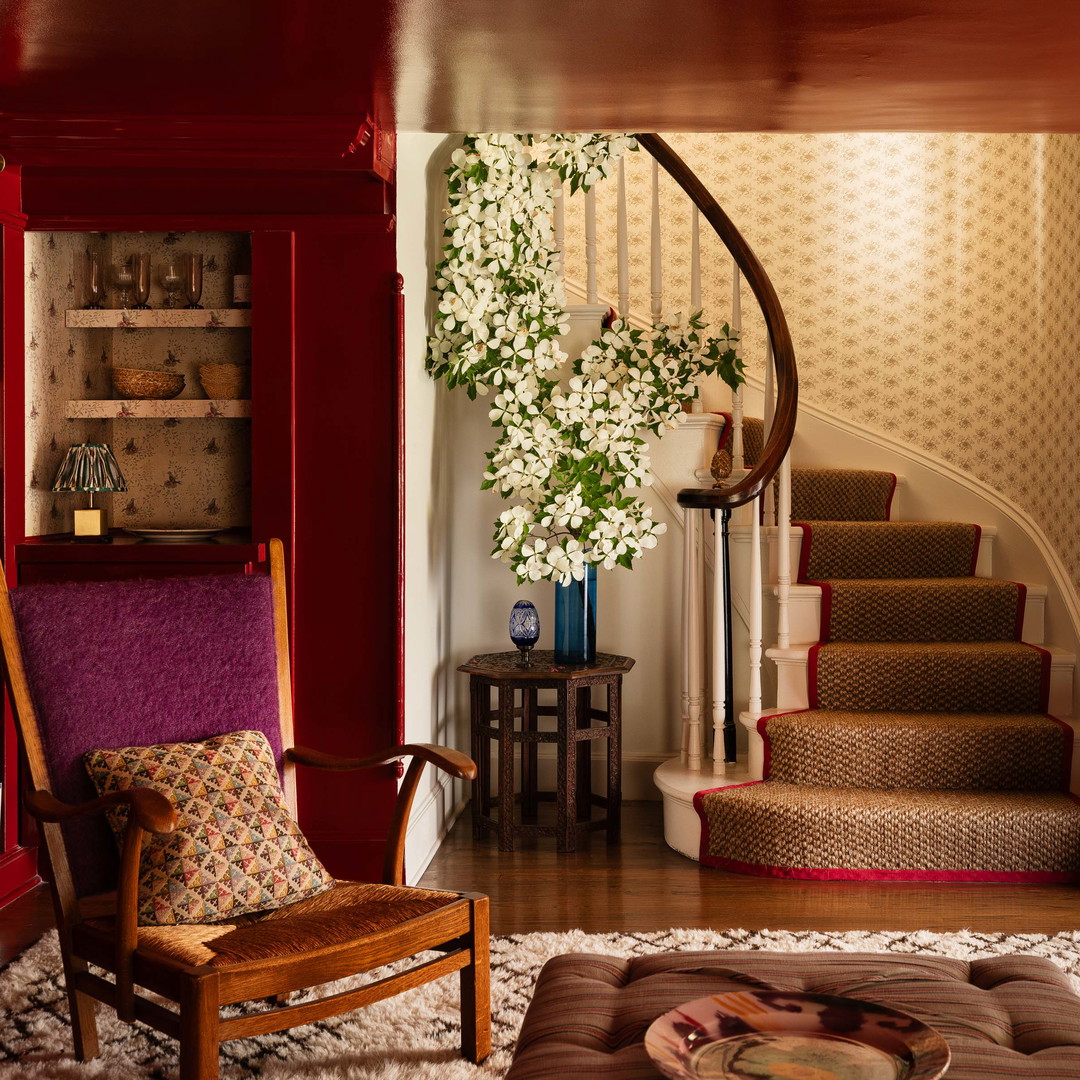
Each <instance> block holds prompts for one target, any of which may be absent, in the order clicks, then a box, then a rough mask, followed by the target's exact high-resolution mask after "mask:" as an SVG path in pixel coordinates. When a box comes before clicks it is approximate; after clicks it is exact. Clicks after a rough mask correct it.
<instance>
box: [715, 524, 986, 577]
mask: <svg viewBox="0 0 1080 1080" xmlns="http://www.w3.org/2000/svg"><path fill="white" fill-rule="evenodd" d="M893 524H914V523H910V522H909V523H903V522H894V523H893ZM779 534H780V530H779V529H777V528H776V527H775V526H773V525H770V526H769V527H768V528H766V529H765V536H766V539H767V541H768V548H769V561H768V571H767V572H768V575H769V581H770V582H772V583H773V584H775V583H776V580H777V576H778V575H777V551H778V548H779ZM731 538H732V541H733V543H734V544H735V545H742V546H743V547H745V548H746V550H747V553H745V554H743V556H742V558H743V559H744V560H745V565H747V566H749V555H748V550H749V544H750V526H748V525H736V526H734V527H733V528H732V530H731ZM803 539H804V538H803V530H802V528H801V527H800V526H798V525H793V526H792V528H791V534H790V538H789V540H788V545H789V546H788V551H789V554H790V560H791V561H790V566H791V580H792V581H795V580H796V576H797V573H798V569H799V566H800V565H801V563H802V548H803ZM996 539H997V529H995V528H994V527H993V526H988V527H983V528H982V529H981V531H980V533H979V547H978V558H977V559H976V563H975V576H976V577H990V576H991V575H992V573H993V561H994V560H993V555H994V541H995V540H996ZM740 550H741V548H740V547H738V546H736V547H734V548H733V552H735V551H740ZM852 576H853V577H854V576H855V575H852ZM909 576H910V577H919V576H920V575H918V574H911V575H909ZM922 576H927V577H935V576H938V575H934V574H928V575H922ZM957 576H960V577H966V576H967V575H966V574H961V575H957ZM814 580H815V581H820V580H821V579H820V578H815V579H814ZM737 583H738V581H737V579H736V581H735V584H737Z"/></svg>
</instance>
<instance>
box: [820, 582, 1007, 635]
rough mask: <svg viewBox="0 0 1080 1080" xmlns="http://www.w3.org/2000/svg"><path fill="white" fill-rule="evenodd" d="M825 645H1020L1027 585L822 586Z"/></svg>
mask: <svg viewBox="0 0 1080 1080" xmlns="http://www.w3.org/2000/svg"><path fill="white" fill-rule="evenodd" d="M821 588H822V594H823V598H824V599H823V611H824V616H825V617H824V618H823V620H822V626H821V630H822V633H821V640H822V641H1017V640H1019V637H1020V629H1021V623H1022V621H1023V617H1024V587H1023V586H1022V585H1018V584H1017V583H1016V582H1015V581H998V580H996V579H995V578H977V577H965V578H877V579H874V578H871V579H868V580H867V579H857V578H848V579H841V580H839V581H832V582H822V583H821Z"/></svg>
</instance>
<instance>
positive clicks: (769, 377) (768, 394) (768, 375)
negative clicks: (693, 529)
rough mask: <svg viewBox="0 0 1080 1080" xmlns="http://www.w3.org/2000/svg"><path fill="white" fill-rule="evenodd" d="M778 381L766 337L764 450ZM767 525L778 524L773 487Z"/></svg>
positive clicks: (767, 501) (767, 498)
mask: <svg viewBox="0 0 1080 1080" xmlns="http://www.w3.org/2000/svg"><path fill="white" fill-rule="evenodd" d="M775 381H776V373H775V372H774V371H773V351H772V335H771V334H766V335H765V417H764V425H765V426H764V429H763V431H762V436H761V445H762V448H764V446H765V444H766V443H767V442H768V441H769V434H770V432H771V431H772V426H773V415H774V413H775V412H776V402H775V401H774V400H773V397H774V394H775V391H774V389H773V386H774V383H775ZM765 524H766V525H775V524H776V496H775V494H774V492H773V485H772V484H769V486H768V487H767V488H766V489H765Z"/></svg>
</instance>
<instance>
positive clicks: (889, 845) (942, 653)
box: [694, 420, 1080, 882]
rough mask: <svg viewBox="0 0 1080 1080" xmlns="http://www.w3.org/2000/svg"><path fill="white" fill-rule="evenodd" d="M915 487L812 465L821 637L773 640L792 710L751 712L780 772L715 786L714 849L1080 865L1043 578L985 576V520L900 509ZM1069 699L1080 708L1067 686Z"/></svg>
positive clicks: (823, 862) (720, 852)
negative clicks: (1045, 627)
mask: <svg viewBox="0 0 1080 1080" xmlns="http://www.w3.org/2000/svg"><path fill="white" fill-rule="evenodd" d="M746 423H747V430H748V433H749V437H748V439H747V448H748V455H749V456H751V457H752V456H753V455H754V453H755V452H756V446H757V445H759V444H760V439H759V438H755V435H754V429H755V426H756V425H755V423H754V421H752V420H751V421H747V422H746ZM758 423H760V422H758ZM895 484H896V478H895V477H894V476H893V475H892V474H890V473H880V472H870V471H866V470H847V469H793V470H792V480H791V491H792V494H791V500H792V528H793V533H794V534H795V535H796V536H797V535H798V530H799V529H800V528H801V531H802V536H801V542H799V549H800V550H799V557H798V567H799V571H798V578H797V581H798V585H797V586H796V587H797V588H802V589H804V590H806V591H810V590H815V589H816V590H817V591H818V594H819V601H818V607H819V616H818V618H819V625H818V628H817V641H816V642H814V643H812V644H810V643H806V642H805V641H804V643H803V644H801V645H793V646H791V647H789V648H788V649H785V650H770V652H769V653H768V655H769V656H771V657H772V658H773V659H776V660H778V661H779V662H780V663H781V665H787V666H788V668H789V669H790V668H792V667H793V668H794V669H795V670H794V674H793V672H792V671H791V670H789V671H788V672H787V675H786V679H785V676H784V674H781V677H780V679H779V681H778V687H779V690H778V697H779V700H780V701H781V702H782V703H783V704H784V705H786V707H785V708H782V709H780V710H777V711H773V712H770V713H767V714H765V715H763V716H760V717H751V718H745V719H744V722H746V720H749V722H750V724H752V726H753V727H754V729H755V734H756V735H758V736H760V738H761V740H762V745H761V758H760V760H761V762H762V776H763V779H761V780H751V781H749V782H742V783H735V784H730V783H729V785H728V786H725V787H720V788H716V789H714V790H711V791H709V790H706V791H702V792H700V793H699V794H697V796H696V797H695V799H694V805H695V808H696V809H697V810H698V812H699V814H700V815H701V820H702V838H701V849H700V859H701V861H702V862H703V863H706V864H708V865H712V866H717V867H721V868H724V869H728V870H735V871H739V872H742V873H752V874H760V875H768V876H778V877H792V878H816V879H849V880H850V879H857V880H858V879H861V880H954V881H955V880H966V881H1039V882H1047V881H1069V880H1075V879H1077V878H1080V805H1078V803H1077V801H1076V800H1075V799H1074V798H1073V797H1072V796H1071V795H1070V794H1069V793H1068V782H1069V774H1070V769H1071V754H1072V729H1071V727H1069V726H1068V725H1067V724H1065V723H1063V722H1062V721H1061V720H1059V719H1055V718H1054V717H1052V716H1051V715H1049V714H1048V711H1047V710H1048V707H1049V703H1050V702H1049V699H1050V697H1051V682H1052V679H1051V672H1052V656H1051V653H1050V652H1049V651H1048V650H1046V649H1044V648H1042V647H1040V646H1039V645H1038V644H1032V643H1025V642H1023V641H1022V640H1021V635H1022V631H1023V627H1024V621H1025V608H1026V601H1027V589H1026V587H1025V586H1024V585H1022V584H1018V583H1015V582H1010V581H1000V580H995V579H993V578H989V577H980V576H975V571H976V568H977V567H978V566H979V557H980V547H981V546H982V545H981V544H980V540H981V530H980V528H979V526H978V525H975V524H967V523H955V522H938V521H924V522H915V521H893V520H890V513H891V507H892V502H893V493H894V490H895ZM983 562H984V563H985V562H986V557H985V556H984V558H983ZM1033 623H1034V620H1033ZM1059 666H1061V665H1059ZM1066 675H1067V676H1069V677H1070V678H1071V672H1069V671H1067V670H1066ZM800 679H801V681H802V687H800V686H799V680H800ZM1060 681H1061V680H1060V678H1059V682H1060ZM800 691H801V692H800ZM1055 697H1057V698H1058V699H1060V700H1059V701H1057V702H1055V704H1056V705H1058V706H1059V707H1063V708H1065V709H1067V708H1068V707H1069V705H1068V703H1069V700H1070V697H1071V694H1070V692H1069V687H1068V685H1067V683H1065V684H1063V685H1062V686H1060V687H1059V688H1058V689H1057V693H1056V694H1055ZM731 779H736V778H735V777H732V778H731Z"/></svg>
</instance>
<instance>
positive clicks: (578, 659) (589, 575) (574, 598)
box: [555, 566, 596, 664]
mask: <svg viewBox="0 0 1080 1080" xmlns="http://www.w3.org/2000/svg"><path fill="white" fill-rule="evenodd" d="M595 659H596V567H595V566H588V567H586V569H585V576H584V577H583V578H582V579H581V580H580V581H571V582H570V584H569V585H560V584H556V586H555V660H556V662H557V663H560V664H591V663H593V661H594V660H595Z"/></svg>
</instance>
